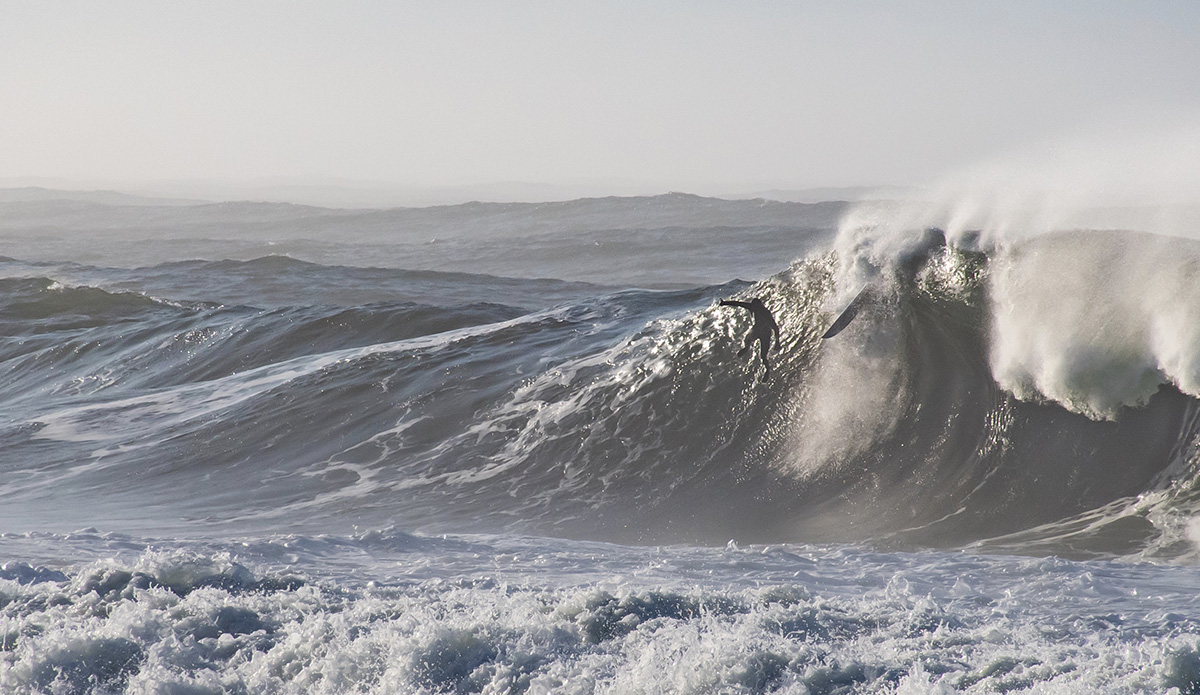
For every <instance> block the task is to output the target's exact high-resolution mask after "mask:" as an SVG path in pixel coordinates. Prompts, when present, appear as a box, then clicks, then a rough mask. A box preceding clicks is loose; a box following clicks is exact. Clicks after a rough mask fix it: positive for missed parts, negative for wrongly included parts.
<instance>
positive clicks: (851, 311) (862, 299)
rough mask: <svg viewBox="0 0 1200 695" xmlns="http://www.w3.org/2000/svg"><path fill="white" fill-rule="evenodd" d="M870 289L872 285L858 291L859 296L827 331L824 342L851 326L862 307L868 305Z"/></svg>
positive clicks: (855, 297)
mask: <svg viewBox="0 0 1200 695" xmlns="http://www.w3.org/2000/svg"><path fill="white" fill-rule="evenodd" d="M868 287H870V285H864V286H863V288H862V289H861V290H859V291H858V294H856V295H854V299H851V300H850V303H849V304H847V305H846V308H845V309H843V310H842V313H841V314H839V315H838V317H837V319H835V320H834V322H833V325H832V326H830V327H829V330H827V331H825V335H823V336H821V339H822V340H825V339H827V338H832V337H833V336H835V335H837V334H838V333H841V332H842V330H843V329H845V328H846V326H849V325H850V322H851V321H853V320H854V317H855V316H858V310H859V309H861V308H862V305H863V304H865V303H866V301H867V297H868V295H869V294H870V293H869V292H867V288H868Z"/></svg>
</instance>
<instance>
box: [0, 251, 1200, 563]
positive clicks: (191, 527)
mask: <svg viewBox="0 0 1200 695" xmlns="http://www.w3.org/2000/svg"><path fill="white" fill-rule="evenodd" d="M959 241H960V242H961V241H963V240H962V239H960V240H959ZM967 241H968V242H969V240H967ZM873 253H874V255H870V254H857V255H852V254H847V253H846V248H845V247H843V248H842V249H841V250H840V251H839V252H829V253H824V254H817V255H813V256H811V257H808V258H806V259H803V260H800V261H797V262H794V263H793V264H792V265H791V266H790V267H788V268H787V269H786V270H785V271H783V272H781V273H778V274H777V275H775V276H773V277H770V278H768V279H766V280H764V281H762V282H759V283H753V284H752V283H746V282H741V281H737V282H732V283H728V284H724V285H711V286H705V287H698V288H693V289H686V290H672V291H662V290H659V291H651V290H615V289H611V288H597V287H595V286H576V285H569V284H565V283H561V282H560V281H506V280H503V279H496V278H489V277H487V276H455V277H448V276H447V277H443V276H436V277H435V278H434V280H435V281H436V282H439V283H443V284H445V285H447V286H449V285H457V286H458V287H460V289H461V288H471V289H470V291H467V290H462V292H461V293H460V294H459V295H457V296H460V297H464V298H466V297H468V296H471V295H472V293H478V292H481V291H485V290H486V289H487V288H489V287H490V288H493V289H495V290H496V292H497V293H499V294H503V292H504V291H505V283H507V282H511V283H512V285H511V286H512V287H514V288H519V289H517V290H516V294H518V295H523V296H527V297H541V302H540V304H541V306H534V307H530V306H521V305H510V304H504V303H489V302H466V303H451V304H445V305H436V304H424V303H416V302H381V303H362V304H351V305H349V306H338V305H308V304H291V305H286V304H280V305H274V306H267V307H265V308H255V307H252V306H250V305H240V304H239V305H226V304H220V303H193V304H187V303H182V302H174V303H172V302H166V301H163V300H154V299H151V298H149V297H147V296H144V295H140V294H137V293H125V292H107V291H105V290H99V289H96V288H76V289H78V290H79V291H81V292H84V294H83V295H79V296H78V297H74V298H73V299H72V301H78V306H76V307H75V309H71V311H76V310H77V309H78V308H79V307H92V306H94V305H95V302H96V301H97V299H96V297H99V300H98V301H100V304H102V305H104V307H106V308H104V309H103V311H100V310H96V312H95V315H94V317H93V321H92V323H86V322H85V323H75V324H64V326H65V327H64V328H63V329H62V330H54V331H51V330H43V329H44V326H42V324H41V323H40V322H43V321H46V320H58V319H56V318H54V317H56V316H58V314H56V313H55V312H54V311H50V310H40V311H41V312H42V313H40V314H39V313H36V312H34V313H31V314H29V315H28V316H26V315H24V314H20V313H19V312H17V313H12V314H11V316H12V319H11V320H12V321H14V322H15V323H14V324H13V325H17V324H22V322H24V323H23V324H22V325H23V326H24V329H23V330H24V332H25V335H23V336H22V337H21V338H20V339H19V340H7V341H5V342H4V343H3V344H0V365H4V366H5V367H6V368H7V369H6V371H5V372H4V376H3V378H2V379H0V388H3V389H4V392H5V393H6V394H10V397H9V398H8V399H7V401H6V402H7V405H6V406H5V409H4V414H5V417H6V418H7V419H8V420H9V422H10V424H9V425H7V426H5V428H4V429H2V430H0V440H2V443H3V445H4V446H5V447H6V451H9V452H10V453H11V455H12V458H10V459H9V460H10V461H16V462H18V463H9V464H6V469H5V473H6V480H5V483H4V486H5V489H6V491H7V492H8V493H9V496H10V498H11V499H16V500H18V501H17V502H16V503H15V506H14V507H13V511H10V512H9V515H10V516H9V517H8V518H18V517H19V515H20V514H22V513H25V514H30V515H32V518H39V514H41V518H42V519H43V521H45V519H44V517H45V512H38V511H36V510H37V509H39V508H40V506H39V505H44V503H45V501H46V500H47V499H50V498H53V499H55V500H56V501H57V504H56V506H55V508H54V512H53V513H54V514H55V515H58V518H55V519H51V520H49V522H48V523H51V524H52V525H53V524H61V525H63V526H64V527H69V526H72V525H79V524H80V522H81V521H84V520H87V521H86V523H87V525H93V524H98V523H104V524H108V525H110V526H111V527H113V528H118V529H119V528H123V527H133V528H135V529H136V528H138V525H139V524H145V523H148V522H147V521H146V520H147V518H151V519H153V524H154V526H155V528H157V529H163V528H169V529H171V530H172V532H176V533H179V534H181V535H187V534H200V535H203V534H204V533H210V532H211V533H219V532H221V531H222V530H228V529H229V528H232V527H236V528H238V529H242V530H248V529H259V530H272V529H275V530H278V529H281V528H287V529H293V528H310V529H321V530H328V529H339V528H340V529H346V528H351V527H353V526H355V525H375V526H378V525H387V524H396V525H398V526H400V527H402V528H406V529H412V530H417V531H424V532H451V531H455V532H461V531H472V532H496V531H503V532H520V533H526V532H527V533H539V534H551V535H560V536H565V537H574V538H590V539H599V540H616V541H622V542H636V543H664V542H689V543H719V544H724V543H725V541H727V540H728V539H730V538H736V539H738V540H739V541H743V542H776V541H819V542H839V541H856V542H857V541H867V542H871V543H875V544H880V545H886V546H898V547H914V546H939V547H963V546H968V545H972V544H975V545H982V546H983V547H990V548H999V549H1003V550H1006V551H1011V550H1014V549H1015V550H1016V551H1018V552H1020V551H1022V549H1024V551H1028V552H1061V553H1073V554H1092V553H1094V554H1099V555H1112V554H1120V555H1129V554H1144V555H1148V556H1153V557H1180V556H1185V555H1189V554H1190V553H1192V552H1193V551H1192V550H1191V548H1192V547H1193V545H1192V543H1191V542H1190V540H1189V538H1190V535H1189V534H1192V533H1193V532H1192V530H1191V525H1190V519H1191V518H1192V517H1193V516H1194V515H1195V514H1196V513H1197V512H1198V511H1200V509H1198V508H1197V505H1198V502H1200V500H1198V499H1197V498H1200V495H1198V494H1197V493H1195V490H1196V489H1197V480H1198V477H1197V476H1196V474H1195V461H1196V441H1197V432H1198V430H1200V419H1198V417H1197V416H1198V414H1200V410H1198V409H1197V404H1198V403H1200V401H1198V400H1197V395H1200V394H1198V393H1197V387H1196V384H1198V383H1200V374H1198V373H1197V372H1196V369H1198V368H1200V360H1197V359H1195V357H1194V356H1196V355H1200V349H1198V348H1200V340H1197V338H1200V335H1197V334H1196V333H1195V328H1194V327H1195V326H1196V325H1200V323H1198V322H1197V321H1195V318H1197V317H1193V316H1192V315H1191V313H1190V312H1192V311H1194V309H1193V307H1195V306H1196V305H1197V303H1196V302H1195V301H1194V300H1195V299H1200V297H1194V296H1193V292H1192V290H1191V288H1192V287H1194V286H1195V283H1194V282H1192V280H1194V274H1195V272H1197V269H1200V245H1197V244H1196V243H1194V242H1188V241H1184V240H1179V239H1165V238H1159V237H1141V236H1134V235H1124V234H1115V233H1104V234H1101V233H1082V232H1080V233H1068V234H1061V235H1053V236H1047V237H1039V238H1036V239H1031V240H1025V241H1023V242H1020V243H1019V244H1014V245H1011V246H992V247H989V248H983V247H982V246H981V245H979V244H973V243H951V244H948V243H946V240H945V237H944V235H942V234H941V233H939V232H937V231H931V232H925V233H922V234H918V235H914V236H913V237H911V238H910V239H908V240H906V241H904V242H903V243H899V244H896V245H895V246H894V247H893V248H892V249H891V250H890V251H889V252H888V253H883V254H881V253H880V251H879V249H878V248H874V249H873ZM89 272H90V271H89ZM96 272H98V271H96ZM112 272H113V273H118V272H120V273H126V275H122V276H120V277H117V276H116V275H111V276H109V278H108V279H109V281H110V282H114V283H116V284H118V285H120V286H133V285H135V284H137V283H141V285H140V286H142V287H149V286H150V285H152V284H154V283H160V284H161V285H162V286H163V287H165V286H166V283H167V280H166V278H168V277H169V276H171V275H176V276H179V275H185V276H188V279H187V280H186V282H184V284H183V285H181V286H188V287H194V288H204V287H207V288H212V289H214V290H215V289H219V288H220V287H221V286H222V285H228V284H229V278H230V277H233V276H238V275H241V276H242V277H243V278H246V282H247V285H246V286H245V287H243V288H242V289H241V290H239V292H241V293H242V294H244V295H247V296H249V295H252V294H254V293H255V292H256V291H259V290H255V289H253V288H256V287H260V286H262V287H265V288H266V289H263V290H261V291H262V293H264V294H270V285H271V283H272V282H275V281H281V282H283V283H284V284H287V283H289V282H290V283H294V285H293V286H295V284H298V283H301V282H304V281H313V280H315V279H318V278H322V277H323V278H325V281H326V282H328V283H329V285H330V288H331V289H330V292H333V291H335V290H336V291H342V292H348V291H351V290H354V289H355V288H358V287H363V286H365V285H368V284H370V283H372V282H376V281H378V280H379V279H381V278H384V277H385V276H386V277H391V282H393V283H394V284H395V286H396V288H397V289H398V290H400V289H403V288H405V287H416V286H419V285H420V284H421V283H422V282H425V281H426V279H427V278H426V279H423V278H422V277H418V276H413V275H411V274H404V273H399V272H396V271H384V270H372V269H344V268H336V267H326V266H316V265H314V264H303V263H298V262H295V261H290V260H286V259H264V260H260V261H256V262H253V263H249V264H246V263H238V262H220V263H212V262H204V263H196V264H176V265H173V266H169V267H168V266H162V267H156V268H151V269H139V270H137V271H112ZM388 272H391V275H390V276H388V275H387V273H388ZM128 273H134V274H135V275H136V277H134V275H129V274H128ZM339 278H340V280H339ZM864 279H869V280H870V285H869V290H868V291H867V293H866V296H868V297H869V298H870V300H869V301H865V302H864V303H863V304H862V306H861V308H860V310H859V313H858V315H857V316H856V317H855V318H854V320H853V321H852V322H851V323H850V325H849V326H848V327H847V328H846V329H845V330H844V331H843V332H841V333H840V334H838V335H837V336H836V337H833V338H830V339H828V340H823V339H822V338H821V336H822V334H824V333H825V330H826V328H828V326H829V324H830V323H831V322H832V321H833V318H834V316H835V314H836V313H837V311H838V310H839V309H840V308H841V307H842V306H844V305H845V303H846V302H847V301H848V300H849V298H850V297H852V296H853V295H854V294H855V293H856V292H857V291H858V290H859V286H860V284H861V282H862V281H863V280H864ZM0 282H4V283H11V284H10V286H7V287H8V289H9V290H10V291H9V293H8V294H9V297H10V298H9V299H8V300H7V301H9V305H6V306H20V302H22V301H25V302H28V301H29V300H30V298H31V297H33V298H37V297H40V296H41V295H43V294H45V293H50V292H55V291H61V290H56V289H54V288H53V287H52V285H51V284H48V283H51V282H52V281H50V280H48V279H47V278H41V279H28V278H26V279H20V278H18V279H11V278H10V279H7V280H2V281H0ZM122 283H123V284H122ZM538 283H543V285H544V287H548V288H549V289H548V290H547V293H546V294H541V295H539V294H538V292H539V290H538V289H537V288H538V287H539V284H538ZM314 284H315V283H314ZM97 292H99V293H101V294H99V295H96V293H97ZM556 293H562V294H561V295H560V294H556ZM164 294H165V293H164ZM285 294H286V293H279V294H277V295H274V296H284V295H285ZM315 294H316V295H318V296H321V292H320V291H319V290H318V291H316V292H315ZM93 295H95V296H93ZM206 296H208V295H206ZM556 296H557V297H559V298H560V299H563V301H561V302H558V303H552V302H550V301H549V300H551V299H552V298H554V297H556ZM730 296H741V297H750V296H759V297H761V298H763V299H764V301H765V302H766V303H767V305H768V306H769V307H771V309H772V310H773V311H774V312H775V315H776V317H777V319H778V321H779V323H780V327H781V330H782V336H783V340H782V346H781V349H780V351H779V352H777V353H774V355H773V357H772V359H773V370H772V377H771V378H770V379H769V380H765V381H764V380H760V379H759V378H758V374H757V372H758V370H759V367H758V364H757V358H756V357H755V358H753V359H751V360H749V361H743V360H740V359H737V358H735V357H734V355H735V353H736V352H737V349H738V347H740V343H741V339H742V336H743V335H744V333H745V331H746V330H747V328H748V326H747V325H746V323H745V321H746V318H745V317H744V316H742V315H741V312H736V311H734V310H730V309H726V308H723V307H719V306H717V305H716V300H717V299H720V298H726V297H730ZM22 297H24V299H22ZM210 299H211V296H210ZM14 302H15V304H14ZM46 306H50V305H49V304H47V305H46ZM72 306H75V305H72ZM6 311H7V310H6ZM104 311H108V312H110V313H108V314H105V313H104ZM66 313H70V312H66ZM39 326H42V328H38V327H39ZM68 329H69V330H68Z"/></svg>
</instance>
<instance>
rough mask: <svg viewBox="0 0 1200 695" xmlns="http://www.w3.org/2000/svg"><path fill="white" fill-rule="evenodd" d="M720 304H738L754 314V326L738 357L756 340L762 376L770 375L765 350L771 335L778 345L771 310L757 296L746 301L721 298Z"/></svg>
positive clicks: (768, 346) (769, 343)
mask: <svg viewBox="0 0 1200 695" xmlns="http://www.w3.org/2000/svg"><path fill="white" fill-rule="evenodd" d="M720 304H721V306H740V307H741V308H743V309H748V310H749V311H750V313H751V315H753V316H754V326H753V327H751V329H750V333H748V334H747V335H746V340H745V342H744V343H743V344H742V349H741V350H738V357H741V356H742V355H745V354H746V351H747V350H749V349H750V345H751V344H752V343H753V342H754V341H755V340H757V341H758V344H759V355H760V356H761V357H762V363H763V369H765V370H766V371H765V372H764V373H763V378H764V379H765V378H767V377H769V376H771V364H770V363H769V362H767V352H768V351H769V350H770V349H771V337H772V335H773V336H774V338H775V347H776V348H778V347H779V325H778V324H776V323H775V317H774V316H772V315H771V310H770V309H768V308H767V305H766V304H763V302H762V300H761V299H759V298H758V297H755V298H754V299H751V300H750V301H748V302H736V301H733V300H731V299H723V300H721V302H720Z"/></svg>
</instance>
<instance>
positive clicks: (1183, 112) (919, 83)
mask: <svg viewBox="0 0 1200 695" xmlns="http://www.w3.org/2000/svg"><path fill="white" fill-rule="evenodd" d="M0 8H2V17H0V179H8V180H13V179H19V178H22V177H61V178H64V179H74V180H89V181H113V182H117V181H149V180H156V179H239V180H240V179H251V178H257V177H285V178H289V179H314V180H316V179H320V180H327V179H349V180H356V181H379V182H389V183H396V184H405V185H412V184H423V185H445V184H468V183H485V182H494V181H527V182H549V183H578V182H581V181H584V182H596V183H598V185H600V186H603V185H605V182H625V183H629V182H634V183H637V184H640V185H645V186H648V187H650V188H655V189H661V190H692V191H696V192H713V191H729V192H733V191H735V190H754V189H767V188H780V187H791V188H797V187H809V186H831V185H855V184H897V185H907V184H920V183H922V182H924V181H927V180H929V179H932V178H936V177H938V176H940V175H942V174H944V173H945V172H946V171H949V170H953V169H954V168H956V167H960V166H964V165H969V164H971V163H972V162H974V161H978V160H981V159H986V158H989V157H995V156H997V155H1003V154H1004V153H1006V152H1010V151H1016V150H1020V151H1025V152H1028V151H1033V152H1037V151H1038V148H1044V149H1046V150H1047V151H1050V150H1053V148H1054V143H1055V142H1056V141H1058V140H1060V139H1062V138H1070V137H1073V135H1074V134H1075V133H1078V132H1082V131H1088V130H1096V129H1099V131H1100V132H1107V133H1116V134H1118V135H1117V137H1120V136H1121V135H1122V134H1129V135H1130V136H1131V137H1136V136H1140V135H1144V134H1145V133H1153V132H1154V131H1157V130H1163V129H1167V130H1169V129H1170V128H1175V127H1179V125H1180V124H1184V125H1185V126H1186V125H1187V124H1195V123H1198V122H1200V121H1198V120H1197V118H1198V117H1200V2H1186V1H1180V2H1132V1H1122V2H1106V1H1103V0H1086V1H1084V0H1080V1H1078V2H1058V1H1046V0H1039V1H1037V2H1024V1H1019V0H1018V1H1014V0H1004V1H999V0H997V1H995V2H969V1H964V0H955V1H947V2H939V1H929V2H842V1H839V2H832V1H831V2H801V1H780V2H755V1H752V0H751V1H745V2H729V1H723V2H707V1H704V0H687V1H683V0H678V1H676V0H660V1H658V2H650V1H643V2H603V3H601V2H569V1H561V0H559V1H553V2H532V1H531V2H455V1H439V2H401V1H395V0H392V1H382V0H381V1H378V2H352V1H345V2H342V1H339V2H332V1H330V2H305V1H302V0H288V1H287V2H250V1H247V0H237V1H236V2H219V1H211V0H206V1H205V2H187V3H184V2H163V1H161V0H158V1H154V2H128V1H123V0H114V1H111V2H26V1H9V0H0Z"/></svg>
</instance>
